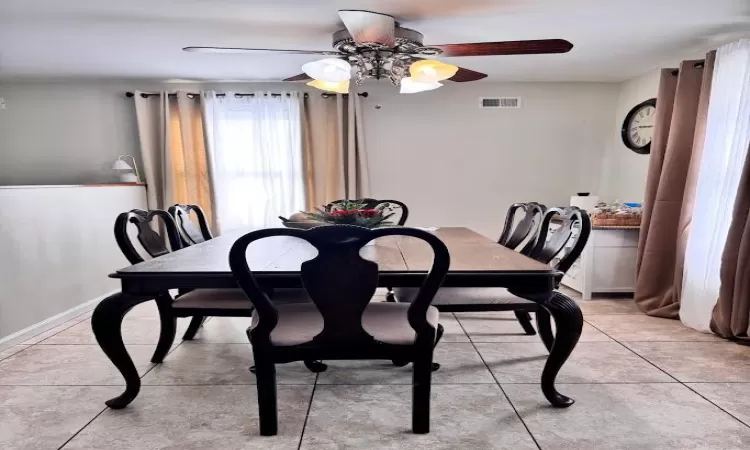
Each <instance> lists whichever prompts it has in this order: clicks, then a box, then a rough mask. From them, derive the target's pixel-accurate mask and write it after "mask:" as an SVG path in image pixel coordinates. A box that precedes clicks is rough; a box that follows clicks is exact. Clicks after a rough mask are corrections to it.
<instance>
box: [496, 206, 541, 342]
mask: <svg viewBox="0 0 750 450" xmlns="http://www.w3.org/2000/svg"><path fill="white" fill-rule="evenodd" d="M546 210H547V207H546V206H544V205H542V204H541V203H536V202H529V203H514V204H512V205H511V206H510V207H509V208H508V212H507V213H506V214H505V225H504V226H503V231H502V233H500V238H499V239H498V240H497V243H498V244H500V245H502V246H504V247H508V248H510V249H512V250H517V251H520V252H521V253H522V254H524V255H526V256H529V252H531V249H532V248H533V247H534V245H535V244H536V240H537V238H538V237H539V230H540V226H541V223H542V217H543V216H544V212H545V211H546ZM519 212H521V213H523V216H522V217H521V220H520V221H518V223H516V216H517V215H518V213H519ZM531 312H533V311H531ZM513 314H514V315H515V316H516V320H518V323H520V324H521V327H522V328H523V330H524V332H525V333H526V334H527V335H530V336H533V335H535V334H536V330H534V326H533V325H532V324H531V314H530V311H529V310H528V309H527V307H526V306H525V305H524V306H521V307H519V308H518V309H514V310H513Z"/></svg>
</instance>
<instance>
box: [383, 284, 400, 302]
mask: <svg viewBox="0 0 750 450" xmlns="http://www.w3.org/2000/svg"><path fill="white" fill-rule="evenodd" d="M387 289H388V293H387V294H385V301H386V302H389V303H398V299H396V294H395V293H394V292H393V288H387Z"/></svg>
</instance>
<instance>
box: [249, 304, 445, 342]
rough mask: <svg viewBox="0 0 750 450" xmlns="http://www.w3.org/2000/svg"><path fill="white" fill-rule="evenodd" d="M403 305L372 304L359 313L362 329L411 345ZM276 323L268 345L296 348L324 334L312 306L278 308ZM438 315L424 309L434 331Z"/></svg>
mask: <svg viewBox="0 0 750 450" xmlns="http://www.w3.org/2000/svg"><path fill="white" fill-rule="evenodd" d="M408 309H409V305H408V304H405V303H384V302H371V303H369V304H368V305H367V308H366V309H365V311H364V313H363V314H362V328H364V330H365V331H366V332H367V333H368V334H369V335H370V336H372V337H373V338H375V340H377V341H380V342H383V343H386V344H393V345H412V344H414V340H415V338H416V333H415V332H414V329H413V328H412V327H411V325H409V320H408V318H407V311H408ZM276 310H277V311H278V312H279V321H278V323H277V324H276V327H275V328H274V329H273V331H272V332H271V343H272V344H273V345H277V346H290V345H299V344H304V343H306V342H310V341H312V339H313V338H314V337H315V336H317V335H318V334H320V332H321V331H323V316H321V314H320V311H318V308H317V307H316V306H315V305H314V304H313V303H302V304H282V305H277V306H276ZM439 317H440V313H439V312H438V310H437V308H435V307H433V306H430V307H429V308H428V309H427V322H428V323H429V324H430V325H432V326H433V327H435V329H437V326H438V323H439ZM257 323H258V315H257V313H256V312H253V320H252V324H251V325H250V326H251V328H253V327H255V326H256V325H257Z"/></svg>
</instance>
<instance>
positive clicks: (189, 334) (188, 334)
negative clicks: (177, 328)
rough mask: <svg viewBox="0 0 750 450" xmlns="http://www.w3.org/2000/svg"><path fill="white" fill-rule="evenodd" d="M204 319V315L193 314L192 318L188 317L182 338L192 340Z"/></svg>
mask: <svg viewBox="0 0 750 450" xmlns="http://www.w3.org/2000/svg"><path fill="white" fill-rule="evenodd" d="M205 321H206V317H205V316H193V318H192V319H190V325H188V327H187V330H185V334H183V335H182V340H183V341H192V340H193V339H194V338H195V335H196V334H197V333H198V330H199V329H200V327H202V326H203V322H205Z"/></svg>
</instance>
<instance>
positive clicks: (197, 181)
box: [135, 92, 213, 222]
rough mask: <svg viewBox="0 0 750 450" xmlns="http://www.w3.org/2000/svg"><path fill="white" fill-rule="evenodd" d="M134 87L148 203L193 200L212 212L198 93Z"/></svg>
mask: <svg viewBox="0 0 750 450" xmlns="http://www.w3.org/2000/svg"><path fill="white" fill-rule="evenodd" d="M140 94H141V92H136V93H135V111H136V119H137V122H138V134H139V140H140V145H141V155H142V158H143V166H144V167H143V169H144V173H145V175H146V183H147V192H148V207H149V208H150V209H157V208H158V209H166V208H168V207H169V206H171V205H173V204H175V203H182V204H197V205H200V206H201V208H203V210H204V211H205V212H206V215H207V218H208V219H209V221H211V222H213V221H212V218H213V202H212V199H211V192H212V189H211V182H210V170H209V166H208V160H209V158H208V153H207V151H206V150H207V145H206V139H205V135H204V131H203V130H204V125H203V117H202V102H203V97H202V96H197V95H196V96H191V97H192V98H191V97H188V95H187V93H185V92H178V93H177V94H176V95H168V94H167V92H160V93H159V95H149V96H148V97H147V98H143V97H142V96H141V95H140Z"/></svg>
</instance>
